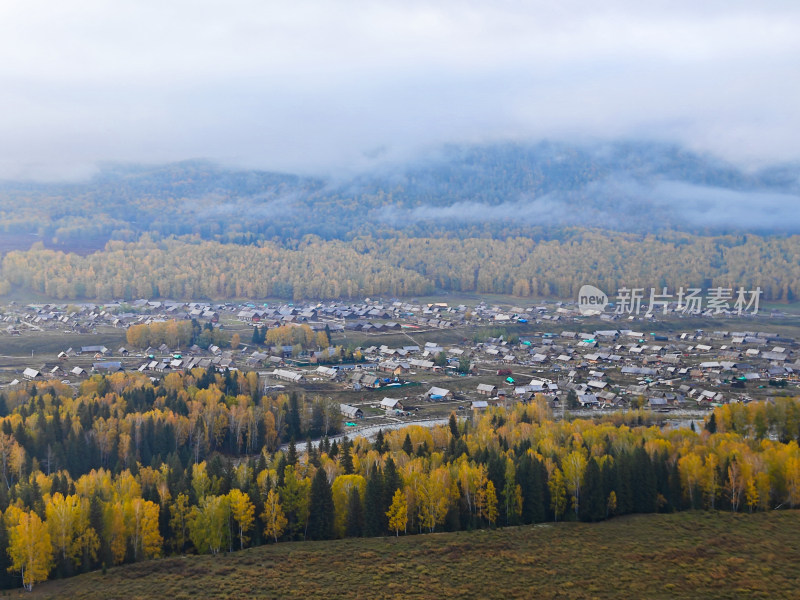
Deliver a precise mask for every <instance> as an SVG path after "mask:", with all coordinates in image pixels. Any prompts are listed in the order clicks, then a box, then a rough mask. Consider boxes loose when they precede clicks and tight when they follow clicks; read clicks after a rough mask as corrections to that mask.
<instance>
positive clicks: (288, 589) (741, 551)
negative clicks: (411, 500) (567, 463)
mask: <svg viewBox="0 0 800 600" xmlns="http://www.w3.org/2000/svg"><path fill="white" fill-rule="evenodd" d="M798 531H800V511H773V512H770V513H759V514H754V515H742V514H728V513H710V512H695V513H679V514H673V515H637V516H631V517H626V518H619V519H613V520H611V521H606V522H602V523H599V524H582V523H566V524H557V525H552V524H547V525H538V526H529V527H520V528H507V529H502V530H495V531H475V532H461V533H442V534H434V535H420V536H409V537H400V538H399V539H395V538H372V539H360V540H358V539H346V540H339V541H333V542H297V543H282V544H277V545H270V546H266V547H260V548H254V549H249V550H245V551H243V552H234V553H232V554H228V555H220V556H217V557H212V556H187V557H173V558H167V559H161V560H155V561H150V562H144V563H138V564H132V565H126V566H121V567H116V568H113V569H109V570H108V572H107V574H106V575H103V574H102V573H99V572H95V573H89V574H86V575H81V576H78V577H74V578H72V579H67V580H63V581H52V582H48V583H46V584H41V585H38V586H37V587H36V588H35V589H34V591H33V593H32V594H27V593H25V594H23V592H18V591H15V592H14V595H19V596H23V595H24V596H25V597H29V598H40V599H44V598H76V599H77V598H83V599H94V598H98V599H100V598H102V599H104V600H106V599H114V598H120V599H122V598H125V599H134V598H172V599H174V600H183V599H186V600H190V599H191V600H195V599H198V598H233V599H237V600H239V599H244V598H276V599H277V598H280V599H284V598H326V599H333V598H348V599H355V598H364V599H366V598H431V599H439V598H497V599H507V598H587V599H588V598H614V599H619V598H797V597H798V595H800V590H798V588H797V582H798V566H797V565H798V561H800V536H798V535H797V533H798Z"/></svg>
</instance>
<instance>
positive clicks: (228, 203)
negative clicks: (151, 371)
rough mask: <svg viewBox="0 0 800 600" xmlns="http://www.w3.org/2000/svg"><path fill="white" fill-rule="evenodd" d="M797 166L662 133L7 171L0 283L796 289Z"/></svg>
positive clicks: (108, 291) (166, 290) (191, 288)
mask: <svg viewBox="0 0 800 600" xmlns="http://www.w3.org/2000/svg"><path fill="white" fill-rule="evenodd" d="M798 172H800V171H799V170H798V169H797V168H796V167H794V166H786V165H783V166H778V167H772V168H769V169H763V170H761V171H757V172H749V171H744V170H742V169H738V168H736V167H734V166H732V165H728V164H725V163H722V162H721V161H717V160H715V159H713V158H711V157H706V156H699V155H695V154H692V153H690V152H688V151H685V150H681V149H680V148H675V147H671V146H664V145H657V144H646V143H616V144H607V145H597V146H584V147H581V146H569V145H565V144H555V143H542V144H537V145H524V144H504V145H494V146H467V147H448V148H443V149H441V150H439V151H438V152H435V153H434V152H431V153H429V154H428V155H426V156H423V157H418V159H416V160H414V161H410V162H408V163H405V164H402V165H384V166H383V167H381V168H375V169H373V170H371V171H368V172H364V173H361V174H358V175H349V176H339V177H332V176H328V177H309V176H296V175H287V174H275V173H267V172H260V171H235V170H230V169H225V168H222V167H219V166H215V165H212V164H209V163H203V162H187V163H179V164H174V165H166V166H150V167H146V166H138V167H134V166H114V167H105V168H104V169H102V170H101V171H100V173H99V174H98V175H96V176H95V177H94V178H93V179H91V180H90V181H87V182H82V183H71V184H52V183H51V184H44V183H10V182H6V183H4V184H0V232H2V237H1V238H0V254H2V253H5V256H4V258H3V262H2V270H1V271H0V294H2V293H7V292H8V291H10V290H11V289H20V290H22V291H23V292H24V291H33V292H37V293H42V294H46V295H48V296H50V297H53V298H57V299H82V298H86V299H101V300H103V299H110V298H125V299H130V298H135V297H171V298H186V299H195V298H220V299H221V298H245V297H246V298H264V297H267V296H269V297H282V298H294V299H300V298H326V299H327V298H338V297H354V296H362V295H364V294H370V295H373V294H387V295H392V296H407V295H419V294H427V293H430V292H433V291H436V290H452V291H465V292H481V293H489V292H491V293H501V294H515V295H517V296H522V297H526V296H554V297H559V298H563V297H568V296H573V295H574V293H575V292H576V290H577V288H579V287H580V286H581V285H582V284H584V283H593V284H595V285H598V286H599V287H601V288H604V289H606V290H607V291H608V292H609V293H613V292H614V290H616V289H617V288H619V287H621V286H623V285H625V286H628V287H632V286H641V287H645V288H650V287H661V286H664V285H667V286H670V287H672V288H677V287H679V286H689V285H692V286H704V287H707V286H710V285H715V286H716V285H722V286H725V287H734V288H738V287H739V286H745V287H746V288H747V289H753V288H754V287H755V286H756V285H760V286H761V287H762V289H763V290H764V291H765V294H764V298H765V299H771V300H778V301H791V300H794V299H795V298H797V296H798V293H800V287H799V286H800V283H799V280H798V275H799V273H798V269H800V246H799V245H798V239H799V238H798V237H796V236H794V235H792V234H796V233H798V232H800V218H798V216H797V215H798V214H800V213H798V211H797V210H796V207H797V206H798V202H799V201H800V184H799V183H798V181H800V178H798ZM34 242H36V243H34ZM52 250H55V251H52ZM61 252H63V254H62V253H61Z"/></svg>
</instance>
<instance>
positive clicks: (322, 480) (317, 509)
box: [308, 469, 335, 540]
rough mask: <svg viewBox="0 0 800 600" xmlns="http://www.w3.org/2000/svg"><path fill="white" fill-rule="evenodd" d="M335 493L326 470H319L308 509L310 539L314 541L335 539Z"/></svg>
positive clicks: (314, 480) (312, 484)
mask: <svg viewBox="0 0 800 600" xmlns="http://www.w3.org/2000/svg"><path fill="white" fill-rule="evenodd" d="M334 512H335V510H334V505H333V492H332V491H331V485H330V484H329V483H328V476H327V475H326V474H325V470H324V469H317V473H316V475H314V479H313V480H312V482H311V493H310V496H309V507H308V537H309V538H310V539H312V540H330V539H333V535H334V531H333V519H334Z"/></svg>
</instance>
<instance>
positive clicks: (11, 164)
mask: <svg viewBox="0 0 800 600" xmlns="http://www.w3.org/2000/svg"><path fill="white" fill-rule="evenodd" d="M798 32H800V2H797V1H796V0H793V1H786V2H763V1H762V2H755V1H750V0H748V1H746V2H737V1H735V0H726V1H720V2H717V1H714V0H703V1H698V0H694V1H692V2H682V1H679V0H672V1H665V2H658V1H646V2H643V1H641V0H636V1H616V0H604V1H603V2H595V1H586V2H572V1H569V0H559V1H557V2H554V1H552V0H548V1H546V2H544V1H543V2H538V1H534V0H516V1H508V2H503V1H498V0H493V1H492V2H488V1H484V2H470V1H469V0H457V1H455V0H438V1H436V2H414V1H413V0H412V1H409V0H403V1H400V2H393V1H386V0H372V1H369V2H358V1H353V0H339V1H336V2H331V1H327V2H306V1H302V0H292V1H291V2H275V1H272V2H270V1H265V0H252V1H251V0H242V1H236V0H228V1H226V2H221V1H217V2H204V1H202V0H191V1H183V0H152V1H151V0H135V1H131V2H120V1H118V0H116V1H114V0H110V1H106V2H103V1H91V0H70V1H69V2H64V1H62V0H2V2H0V177H48V178H53V177H60V176H79V175H81V174H85V173H88V172H90V169H91V166H92V165H94V164H96V163H97V162H98V161H167V160H181V159H188V158H201V157H202V158H210V159H213V160H217V161H220V162H224V163H226V164H232V165H240V166H246V167H260V168H267V169H277V170H300V171H305V172H310V171H332V170H335V169H338V168H347V169H354V168H359V167H362V166H365V165H369V164H370V163H371V162H373V161H376V160H383V159H392V158H402V157H404V156H408V155H410V154H412V153H413V152H415V151H416V150H418V149H419V148H424V147H430V146H435V145H436V144H440V143H442V142H472V141H493V140H505V139H517V140H538V139H542V138H548V139H557V140H588V139H597V138H617V137H626V138H632V137H635V138H652V139H659V140H669V141H677V142H680V143H683V144H686V145H687V146H689V147H691V148H693V149H696V150H701V151H709V152H712V153H715V154H718V155H720V156H722V157H724V158H727V159H730V160H733V161H736V162H738V163H740V164H745V165H757V164H763V163H765V162H768V161H784V160H797V159H798V158H800V33H798Z"/></svg>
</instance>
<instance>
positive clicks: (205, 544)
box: [0, 371, 800, 585]
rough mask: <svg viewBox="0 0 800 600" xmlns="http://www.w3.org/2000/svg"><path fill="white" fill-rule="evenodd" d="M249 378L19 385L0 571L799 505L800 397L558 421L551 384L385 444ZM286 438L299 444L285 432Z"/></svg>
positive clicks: (0, 438)
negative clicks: (681, 417)
mask: <svg viewBox="0 0 800 600" xmlns="http://www.w3.org/2000/svg"><path fill="white" fill-rule="evenodd" d="M250 377H251V376H249V375H248V376H246V377H245V376H243V375H239V374H225V375H222V374H213V373H209V372H200V371H198V372H196V373H193V374H191V375H186V376H184V377H183V378H182V377H181V376H179V375H177V374H173V375H169V376H167V377H165V378H164V382H163V383H162V384H160V385H159V386H157V387H154V386H152V384H151V383H150V382H149V379H147V378H142V377H139V376H136V375H124V374H118V375H114V376H110V377H99V376H98V377H94V378H92V379H91V380H89V381H87V382H86V383H85V384H84V386H83V387H82V389H81V394H80V396H78V398H74V399H73V398H71V397H70V396H69V395H68V394H67V390H66V389H56V388H53V389H48V388H47V387H46V386H39V388H36V387H35V386H33V385H32V386H31V388H30V389H28V390H24V391H18V392H15V393H14V394H12V395H9V396H8V397H7V398H3V399H2V403H4V404H5V406H4V407H3V406H0V408H2V412H4V413H8V414H6V415H5V416H4V417H3V418H2V424H0V427H1V428H2V434H1V435H0V458H2V465H3V466H4V472H3V477H4V481H3V484H0V509H2V511H3V515H4V518H3V519H2V524H1V525H0V561H5V562H4V564H2V565H0V567H2V569H0V572H4V570H5V569H11V571H12V572H16V573H19V574H21V575H22V581H23V583H25V584H26V585H33V583H35V582H36V581H40V580H42V579H44V578H46V577H48V576H52V575H68V574H70V573H74V572H79V571H85V570H89V569H94V568H98V567H100V566H102V565H112V564H119V563H121V562H126V561H136V560H141V559H144V558H148V557H154V556H159V555H164V554H172V553H184V552H201V553H202V552H210V553H218V552H225V551H230V550H234V549H238V548H244V547H247V546H252V545H258V544H263V543H268V542H276V541H281V540H299V539H331V538H336V537H346V536H351V537H359V536H377V535H386V534H392V535H400V534H410V533H425V532H432V531H439V530H450V531H452V530H459V529H473V528H478V527H496V526H505V525H516V524H528V523H536V522H544V521H558V520H575V519H580V520H585V521H597V520H601V519H606V518H611V517H613V516H616V515H621V514H628V513H648V512H656V511H661V512H669V511H676V510H686V509H701V508H706V509H711V510H731V511H740V512H743V511H758V510H771V509H774V508H779V507H795V506H797V505H800V448H799V447H798V438H800V402H799V401H798V400H790V399H777V400H776V401H775V402H773V403H751V404H749V405H747V406H744V405H731V406H726V407H721V408H718V409H716V410H715V412H714V413H713V416H712V417H711V418H710V419H709V420H708V422H707V423H706V425H705V428H703V429H702V430H701V431H699V432H695V431H693V430H689V429H681V430H672V429H666V430H662V429H660V428H658V427H656V426H649V425H648V424H647V421H648V418H649V416H648V415H647V414H646V413H641V412H630V413H614V414H611V415H608V416H606V417H604V418H603V419H601V420H599V421H587V420H575V421H572V422H567V421H558V422H556V421H553V420H552V415H551V414H550V411H549V407H548V404H547V402H546V401H545V400H544V399H543V398H538V399H536V400H535V401H534V402H532V403H531V404H528V405H518V406H516V407H515V408H514V409H513V410H509V411H505V410H502V409H495V410H491V411H489V412H488V413H486V414H485V415H483V416H481V417H480V418H477V419H475V421H474V422H471V421H469V420H465V421H461V422H459V421H458V420H457V419H456V418H455V416H454V415H453V416H452V417H451V419H450V421H449V423H448V424H447V425H445V426H438V427H435V428H432V429H425V428H422V427H419V426H411V427H407V428H405V429H403V430H397V431H391V432H388V433H385V434H383V433H379V435H378V437H377V438H376V439H375V440H374V441H372V442H370V441H367V440H364V439H361V438H359V439H356V440H352V441H351V440H348V439H347V438H344V439H342V440H340V441H330V440H329V438H328V437H327V436H325V435H324V429H323V428H324V427H326V423H325V418H326V414H325V412H324V411H325V408H326V407H325V406H324V405H322V404H320V403H319V402H317V401H313V400H312V401H311V402H308V401H306V402H301V400H300V399H298V398H296V397H290V398H285V397H283V398H277V399H269V398H265V397H261V398H260V399H259V400H257V401H256V400H255V399H254V398H253V397H252V396H253V389H255V385H256V383H257V382H256V381H254V380H253V379H252V378H250ZM248 378H250V379H248ZM222 389H228V390H229V391H230V392H231V393H232V394H233V393H235V394H237V395H236V396H232V395H224V394H223V393H222V392H221V391H220V390H222ZM139 394H141V395H139ZM151 394H152V397H151ZM173 394H174V395H173ZM255 395H256V397H257V396H258V394H257V393H256V394H255ZM151 400H152V405H151V406H150V405H149V404H148V403H149V402H150V401H151ZM176 403H177V405H176V406H175V409H174V410H173V408H170V405H175V404H176ZM181 403H185V404H186V407H185V409H184V408H183V406H182V404H181ZM84 407H85V408H84ZM256 407H260V408H261V409H263V413H259V418H260V421H261V422H262V423H263V422H265V421H267V422H270V423H273V422H274V425H273V428H272V429H270V431H271V432H272V436H271V437H269V438H268V437H265V436H264V435H262V434H258V435H256V436H255V438H254V439H255V441H254V444H253V445H252V446H248V444H249V437H250V434H249V431H250V429H249V427H248V425H244V426H239V425H240V421H241V419H242V418H243V416H242V415H243V414H244V413H248V412H249V411H250V410H251V409H255V408H256ZM9 408H11V410H10V412H9ZM239 408H242V409H243V411H244V412H242V411H238V410H237V409H239ZM106 410H108V413H107V414H106ZM176 411H177V414H176ZM276 411H277V412H276ZM181 413H187V415H186V417H185V418H186V419H187V420H186V421H185V424H186V425H189V427H188V428H186V427H184V426H181V425H179V423H181V422H183V421H181V419H180V418H178V417H180V415H181ZM170 415H172V416H170ZM193 415H197V417H196V419H197V420H195V421H194V422H195V424H196V425H197V427H195V428H192V426H191V423H192V422H193ZM268 415H272V417H269V416H268ZM278 415H280V420H281V425H280V427H278V426H277V422H278V418H279V417H278ZM327 416H331V415H327ZM159 421H165V422H167V423H169V424H170V425H171V426H172V427H173V428H174V430H175V431H182V432H183V433H182V434H181V435H182V437H181V438H179V439H178V438H176V439H173V438H170V437H169V436H167V440H168V442H167V443H166V446H165V447H163V448H161V447H158V448H156V447H153V446H152V445H157V444H158V443H161V440H162V435H163V434H164V431H159V432H158V433H156V432H152V434H151V432H150V429H149V428H150V427H151V425H150V423H152V426H153V427H154V426H155V423H156V422H159ZM198 421H199V422H200V423H205V424H207V425H202V424H199V425H198V424H197V423H198ZM245 422H246V419H245ZM84 423H91V425H90V427H89V428H87V427H86V426H85V425H84ZM260 427H261V426H257V427H256V429H255V431H261V429H260ZM314 427H316V429H315V430H314V431H312V429H313V428H314ZM74 431H76V432H77V434H76V435H77V436H78V439H80V440H81V441H85V442H88V445H89V446H90V448H94V449H91V450H90V451H89V455H88V456H87V457H85V458H84V460H83V461H82V462H80V461H73V462H69V461H70V454H72V453H78V452H80V451H81V450H80V448H79V446H78V445H70V444H69V442H68V441H65V440H67V439H68V438H69V437H70V436H72V435H74V434H73V433H72V432H74ZM333 431H334V429H330V430H329V431H328V433H332V432H333ZM106 432H115V433H114V434H111V435H108V434H107V433H106ZM237 432H241V433H242V437H241V438H240V437H239V436H238V434H237ZM304 434H309V435H317V434H319V435H321V436H322V439H321V441H319V442H317V443H310V444H309V445H308V451H307V452H299V451H298V449H297V447H296V445H295V443H294V439H302V437H301V436H303V435H304ZM193 436H194V437H193ZM259 436H261V437H259ZM287 436H290V443H289V445H288V448H287V449H286V450H285V451H279V450H277V440H278V438H280V437H282V438H283V439H286V437H287ZM291 438H294V439H291ZM198 439H201V440H202V441H201V442H199V445H198V442H197V441H196V440H198ZM92 440H101V443H100V446H99V447H95V446H93V443H92ZM238 440H241V443H239V441H238ZM65 443H66V445H64V444H65ZM173 443H176V446H175V447H172V444H173ZM58 444H62V446H58ZM167 446H170V447H167ZM62 447H63V450H61V448H62ZM54 449H57V450H58V452H55V451H52V450H54ZM154 451H156V452H157V453H156V454H154ZM239 453H242V454H243V456H242V458H240V459H238V460H232V459H233V457H234V456H236V455H237V454H239ZM147 458H150V461H149V463H148V462H147V460H146V459H147ZM62 460H63V461H65V462H64V463H63V464H61V463H60V461H62ZM0 583H2V584H4V585H13V584H14V583H17V584H18V583H19V579H16V580H14V579H11V578H6V579H5V580H4V581H2V582H0Z"/></svg>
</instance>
